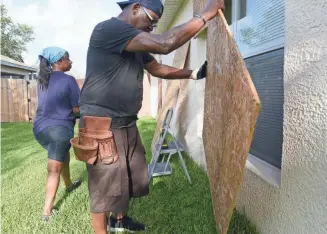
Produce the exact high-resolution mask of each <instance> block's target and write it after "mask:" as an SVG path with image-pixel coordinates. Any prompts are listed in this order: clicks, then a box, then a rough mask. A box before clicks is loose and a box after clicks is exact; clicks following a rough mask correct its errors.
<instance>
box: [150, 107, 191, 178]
mask: <svg viewBox="0 0 327 234" xmlns="http://www.w3.org/2000/svg"><path fill="white" fill-rule="evenodd" d="M172 116H173V109H172V108H170V109H168V111H167V113H166V116H165V119H164V121H163V124H162V128H161V129H160V134H159V136H158V139H157V142H156V144H155V145H154V149H153V150H152V158H151V162H150V164H149V165H148V171H149V182H150V181H151V179H152V178H153V177H157V176H165V175H170V174H172V167H171V165H170V159H171V157H172V156H173V155H175V154H177V155H178V157H179V160H180V162H181V165H182V167H183V169H184V172H185V174H186V177H187V179H188V181H189V183H190V184H192V181H191V178H190V175H189V173H188V170H187V168H186V165H185V162H184V159H183V156H182V152H184V151H185V149H184V146H183V144H182V143H181V142H180V141H179V140H178V139H177V138H176V136H175V134H174V133H173V131H172V129H171V127H170V122H171V119H172ZM168 133H169V134H170V135H171V136H172V141H170V142H169V143H168V144H167V145H166V146H165V147H164V142H165V141H166V137H167V134H168ZM161 155H163V157H162V160H161V162H158V161H159V158H160V156H161ZM166 155H168V157H167V159H166Z"/></svg>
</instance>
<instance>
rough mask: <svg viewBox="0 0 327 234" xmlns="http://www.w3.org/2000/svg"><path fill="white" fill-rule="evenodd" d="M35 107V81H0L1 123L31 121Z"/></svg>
mask: <svg viewBox="0 0 327 234" xmlns="http://www.w3.org/2000/svg"><path fill="white" fill-rule="evenodd" d="M36 107H37V86H36V82H35V81H26V80H23V79H1V122H29V121H32V120H34V117H35V113H36Z"/></svg>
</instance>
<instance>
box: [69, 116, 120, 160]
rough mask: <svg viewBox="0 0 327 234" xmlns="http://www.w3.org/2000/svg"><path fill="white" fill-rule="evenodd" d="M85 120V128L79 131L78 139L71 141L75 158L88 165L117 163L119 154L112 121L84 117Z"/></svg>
mask: <svg viewBox="0 0 327 234" xmlns="http://www.w3.org/2000/svg"><path fill="white" fill-rule="evenodd" d="M83 120H84V128H80V129H79V130H78V137H75V138H72V139H71V140H70V143H71V145H72V146H73V149H74V153H75V158H76V159H77V160H79V161H83V162H86V163H88V164H94V163H95V162H97V163H98V162H101V163H104V164H112V163H115V162H116V161H117V160H118V152H117V147H116V143H115V139H114V136H113V134H112V131H111V123H112V119H111V118H107V117H95V116H84V117H83Z"/></svg>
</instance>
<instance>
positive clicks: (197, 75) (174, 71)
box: [145, 59, 207, 80]
mask: <svg viewBox="0 0 327 234" xmlns="http://www.w3.org/2000/svg"><path fill="white" fill-rule="evenodd" d="M145 69H146V70H147V71H148V72H150V74H151V75H153V76H155V77H158V78H162V79H170V80H174V79H193V80H200V79H203V78H205V77H206V76H207V61H205V63H204V64H203V65H202V66H201V67H200V68H198V69H195V70H193V71H192V70H188V69H178V68H175V67H171V66H167V65H163V64H159V63H158V62H157V60H156V59H153V60H152V61H151V62H149V63H147V64H146V65H145Z"/></svg>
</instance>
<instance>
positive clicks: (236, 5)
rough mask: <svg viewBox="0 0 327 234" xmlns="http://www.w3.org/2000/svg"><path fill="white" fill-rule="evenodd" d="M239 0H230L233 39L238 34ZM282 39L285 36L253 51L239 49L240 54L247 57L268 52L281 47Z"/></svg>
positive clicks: (283, 39) (282, 45)
mask: <svg viewBox="0 0 327 234" xmlns="http://www.w3.org/2000/svg"><path fill="white" fill-rule="evenodd" d="M240 1H241V0H232V20H231V22H232V24H231V25H230V28H231V30H232V32H233V34H234V37H235V40H236V39H237V38H238V36H239V35H238V33H237V21H238V20H237V19H238V18H239V15H238V14H239V12H240V7H241V4H240ZM246 17H247V16H246ZM246 17H245V18H246ZM243 19H244V18H243ZM241 20H242V19H241ZM284 41H285V37H282V38H279V39H278V42H277V43H276V41H275V42H274V43H270V45H269V44H268V45H267V44H265V45H263V46H261V47H257V48H256V49H255V50H254V51H253V52H247V53H244V52H242V51H241V54H242V56H243V58H249V57H252V56H255V55H258V54H263V53H266V52H269V51H272V50H276V49H281V48H283V47H284Z"/></svg>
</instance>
